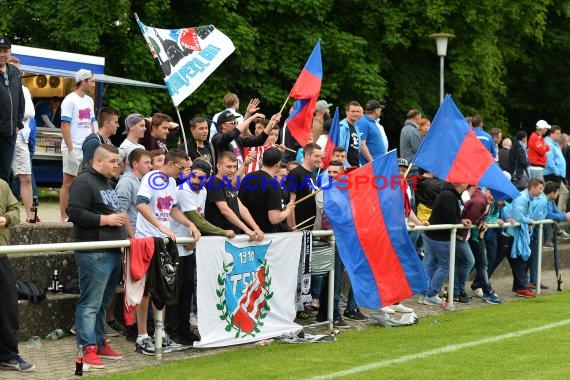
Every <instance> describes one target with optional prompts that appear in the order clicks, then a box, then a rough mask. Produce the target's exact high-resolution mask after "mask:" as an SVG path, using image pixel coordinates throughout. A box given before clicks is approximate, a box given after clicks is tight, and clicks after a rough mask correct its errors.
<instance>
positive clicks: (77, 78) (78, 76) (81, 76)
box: [75, 69, 93, 83]
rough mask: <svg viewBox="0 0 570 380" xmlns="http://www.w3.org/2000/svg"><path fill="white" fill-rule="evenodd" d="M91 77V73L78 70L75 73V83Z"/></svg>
mask: <svg viewBox="0 0 570 380" xmlns="http://www.w3.org/2000/svg"><path fill="white" fill-rule="evenodd" d="M92 76H93V73H92V72H91V70H86V69H80V70H79V71H78V72H76V73H75V83H79V82H81V81H82V80H85V79H88V78H91V77H92Z"/></svg>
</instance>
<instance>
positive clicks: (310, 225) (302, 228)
mask: <svg viewBox="0 0 570 380" xmlns="http://www.w3.org/2000/svg"><path fill="white" fill-rule="evenodd" d="M314 226H315V223H313V224H309V225H308V226H305V227H301V229H300V230H297V231H304V230H308V229H309V228H311V227H314Z"/></svg>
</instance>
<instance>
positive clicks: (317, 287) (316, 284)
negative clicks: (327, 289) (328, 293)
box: [311, 274, 324, 298]
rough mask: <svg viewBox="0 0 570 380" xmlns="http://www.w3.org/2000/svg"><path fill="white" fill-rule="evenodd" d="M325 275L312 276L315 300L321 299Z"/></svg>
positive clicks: (312, 293)
mask: <svg viewBox="0 0 570 380" xmlns="http://www.w3.org/2000/svg"><path fill="white" fill-rule="evenodd" d="M323 278H324V276H323V275H320V274H317V275H311V295H312V296H313V298H315V297H316V298H320V297H321V288H322V287H323Z"/></svg>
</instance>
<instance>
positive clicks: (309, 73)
mask: <svg viewBox="0 0 570 380" xmlns="http://www.w3.org/2000/svg"><path fill="white" fill-rule="evenodd" d="M322 80H323V63H322V61H321V42H320V41H317V44H316V45H315V48H314V49H313V52H312V53H311V55H310V56H309V59H308V60H307V63H305V67H304V68H303V71H301V74H300V75H299V78H297V81H296V82H295V85H293V88H292V89H291V92H290V93H289V96H290V97H291V98H293V99H295V104H294V105H293V112H291V114H290V115H289V117H288V118H287V120H286V123H287V129H288V130H289V132H290V133H291V136H293V138H294V139H295V140H296V141H297V142H298V143H299V145H301V146H305V145H307V143H308V141H309V136H310V135H311V127H312V125H313V115H314V113H315V109H316V108H317V99H318V98H319V94H320V92H321V82H322Z"/></svg>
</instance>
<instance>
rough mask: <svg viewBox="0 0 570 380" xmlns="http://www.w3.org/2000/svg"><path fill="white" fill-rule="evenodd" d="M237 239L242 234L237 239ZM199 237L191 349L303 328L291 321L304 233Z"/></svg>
mask: <svg viewBox="0 0 570 380" xmlns="http://www.w3.org/2000/svg"><path fill="white" fill-rule="evenodd" d="M240 238H241V237H240ZM240 238H238V239H235V240H228V239H226V238H223V237H203V238H201V239H200V240H199V242H198V244H197V247H196V252H197V256H196V268H197V269H196V271H197V276H198V279H197V280H198V281H197V282H198V290H197V297H198V329H199V331H200V336H201V340H200V341H199V342H196V343H194V347H221V346H230V345H236V344H243V343H250V342H255V341H258V340H263V339H269V338H273V337H277V336H280V335H283V334H289V333H294V332H297V331H300V330H301V326H300V325H298V324H296V323H295V322H294V320H295V315H296V310H295V291H296V288H297V272H298V266H299V255H300V252H301V249H302V246H303V234H302V232H288V233H279V234H267V235H265V240H264V241H263V242H250V241H246V240H243V239H240Z"/></svg>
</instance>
